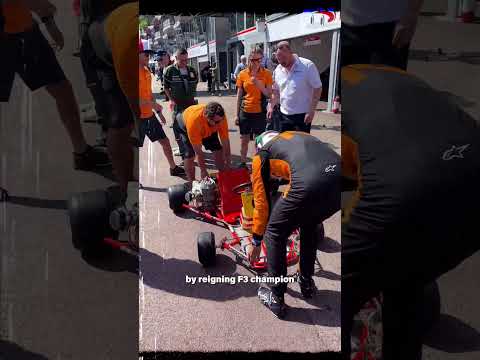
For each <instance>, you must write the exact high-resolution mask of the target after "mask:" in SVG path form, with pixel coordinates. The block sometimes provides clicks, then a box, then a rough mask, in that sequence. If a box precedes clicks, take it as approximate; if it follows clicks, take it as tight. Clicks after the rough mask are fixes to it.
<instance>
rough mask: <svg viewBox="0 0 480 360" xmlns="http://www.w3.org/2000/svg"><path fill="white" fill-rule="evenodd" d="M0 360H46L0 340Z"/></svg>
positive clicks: (41, 356)
mask: <svg viewBox="0 0 480 360" xmlns="http://www.w3.org/2000/svg"><path fill="white" fill-rule="evenodd" d="M0 359H8V360H48V358H47V357H46V356H43V355H40V354H35V353H33V352H30V351H28V350H25V349H23V348H21V347H20V346H19V345H17V344H14V343H12V342H9V341H4V340H0Z"/></svg>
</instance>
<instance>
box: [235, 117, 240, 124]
mask: <svg viewBox="0 0 480 360" xmlns="http://www.w3.org/2000/svg"><path fill="white" fill-rule="evenodd" d="M235 125H237V126H239V125H240V119H239V118H238V116H237V117H236V118H235Z"/></svg>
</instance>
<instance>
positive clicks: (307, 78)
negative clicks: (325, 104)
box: [273, 55, 322, 115]
mask: <svg viewBox="0 0 480 360" xmlns="http://www.w3.org/2000/svg"><path fill="white" fill-rule="evenodd" d="M294 56H295V63H294V64H293V66H292V68H291V69H290V71H288V70H287V69H285V68H284V67H283V66H282V65H281V64H278V66H277V67H276V68H275V71H274V73H273V81H274V85H273V87H274V89H277V90H279V91H280V111H281V112H282V113H284V114H286V115H295V114H305V113H308V112H309V111H310V107H311V105H312V96H313V90H314V89H319V88H321V87H322V82H321V81H320V74H319V73H318V70H317V67H316V66H315V64H314V63H313V62H312V61H310V60H308V59H305V58H302V57H299V56H297V55H294Z"/></svg>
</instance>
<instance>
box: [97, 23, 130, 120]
mask: <svg viewBox="0 0 480 360" xmlns="http://www.w3.org/2000/svg"><path fill="white" fill-rule="evenodd" d="M88 35H89V37H90V40H91V45H92V48H93V52H94V55H92V56H90V57H89V65H90V66H91V67H93V68H95V69H96V72H97V77H98V81H99V83H100V86H101V88H102V90H103V92H104V95H105V105H106V113H107V119H106V121H105V126H106V127H107V128H112V129H123V128H125V127H128V126H130V125H132V124H133V123H134V117H133V116H134V115H133V113H132V110H131V109H130V105H129V103H128V100H127V97H126V96H125V94H124V93H123V91H122V89H121V88H120V84H119V83H118V79H117V74H116V73H115V68H114V66H113V65H112V62H113V61H112V59H111V54H110V50H109V49H108V45H107V44H106V39H105V34H104V30H103V26H102V25H101V23H98V22H95V23H93V24H92V25H90V28H89V32H88Z"/></svg>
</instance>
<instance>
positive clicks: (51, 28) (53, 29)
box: [45, 20, 65, 51]
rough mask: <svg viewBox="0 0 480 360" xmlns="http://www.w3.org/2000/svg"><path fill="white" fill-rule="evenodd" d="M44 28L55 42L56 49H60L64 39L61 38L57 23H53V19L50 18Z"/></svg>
mask: <svg viewBox="0 0 480 360" xmlns="http://www.w3.org/2000/svg"><path fill="white" fill-rule="evenodd" d="M45 28H46V29H47V31H48V34H49V35H50V37H51V38H52V39H53V41H54V42H55V48H56V50H59V51H60V50H62V49H63V46H64V45H65V41H64V39H63V34H62V32H61V31H60V29H59V28H58V26H57V24H55V21H54V20H51V21H50V22H48V23H46V24H45Z"/></svg>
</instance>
